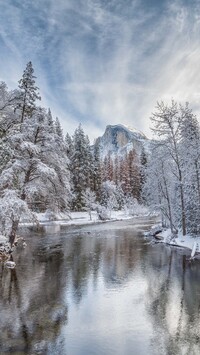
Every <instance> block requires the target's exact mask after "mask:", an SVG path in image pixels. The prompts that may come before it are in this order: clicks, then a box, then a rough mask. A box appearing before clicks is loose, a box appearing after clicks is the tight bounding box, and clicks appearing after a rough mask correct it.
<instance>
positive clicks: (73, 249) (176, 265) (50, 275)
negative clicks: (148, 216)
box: [0, 220, 200, 355]
mask: <svg viewBox="0 0 200 355" xmlns="http://www.w3.org/2000/svg"><path fill="white" fill-rule="evenodd" d="M149 224H150V221H148V220H146V221H145V220H139V221H138V222H137V221H135V222H133V221H128V222H127V221H122V222H112V223H102V224H98V225H90V226H84V227H79V228H78V227H68V228H67V229H63V230H61V232H60V233H56V234H55V233H53V230H52V233H51V231H50V230H49V231H48V233H43V234H37V233H33V232H30V233H29V235H28V236H27V237H26V240H27V244H28V246H27V247H26V248H25V249H24V250H21V251H18V252H17V253H15V254H14V260H15V262H16V264H17V266H16V268H15V269H13V270H10V269H7V268H5V267H4V265H3V264H0V317H1V320H0V354H2V355H3V354H17V355H21V354H42V355H43V354H48V355H54V354H59V355H60V354H61V355H68V354H69V355H95V354H97V355H100V354H102V355H111V354H119V355H126V354H128V355H129V354H130V355H132V354H134V355H143V354H144V355H151V354H156V355H157V354H158V355H162V354H166V355H173V354H174V355H178V354H181V355H182V354H188V355H191V354H200V314H199V313H200V262H199V261H198V260H197V261H195V262H192V263H191V262H189V261H188V256H189V253H188V252H187V250H183V249H179V248H173V247H169V246H165V245H162V244H154V243H152V242H151V240H150V239H148V238H145V237H143V233H142V232H143V231H144V230H145V229H147V228H148V227H149Z"/></svg>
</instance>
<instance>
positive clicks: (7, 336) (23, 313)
mask: <svg viewBox="0 0 200 355" xmlns="http://www.w3.org/2000/svg"><path fill="white" fill-rule="evenodd" d="M28 256H29V258H28ZM19 259H21V264H20V261H19ZM22 259H23V258H22V257H21V256H19V257H18V260H17V267H16V269H13V270H8V269H4V270H2V273H1V277H2V279H1V286H0V312H1V324H0V334H1V336H0V337H1V351H2V353H3V352H7V353H8V352H9V353H12V352H13V351H15V352H17V351H18V352H21V353H25V354H29V353H30V354H32V353H35V352H37V353H41V354H45V352H46V351H47V348H48V347H50V346H51V345H52V344H53V343H54V342H55V341H56V339H57V337H58V335H59V334H60V328H61V325H62V324H63V322H66V320H67V308H66V306H65V304H64V303H63V301H62V277H61V278H60V277H59V276H58V275H60V273H62V266H63V259H62V251H59V252H57V253H56V254H54V253H50V254H49V255H46V257H45V261H44V260H43V261H41V260H40V256H39V257H38V258H37V257H36V256H35V259H33V257H31V254H30V253H28V255H27V256H26V257H24V259H23V260H22Z"/></svg>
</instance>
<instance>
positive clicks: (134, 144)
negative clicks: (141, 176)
mask: <svg viewBox="0 0 200 355" xmlns="http://www.w3.org/2000/svg"><path fill="white" fill-rule="evenodd" d="M148 142H149V140H148V139H147V138H146V136H145V135H144V134H143V133H141V132H138V131H135V130H133V129H130V128H127V127H125V126H123V125H121V124H118V125H114V126H111V125H108V126H107V127H106V130H105V133H104V134H103V136H102V137H99V138H97V140H96V143H95V144H99V146H100V151H101V157H102V159H103V158H104V157H105V156H106V155H108V154H111V156H112V157H114V156H116V155H121V156H124V155H125V154H126V152H129V151H130V150H132V149H134V150H135V151H136V153H137V154H138V155H140V154H141V151H142V148H143V147H144V148H145V150H146V148H147V146H148Z"/></svg>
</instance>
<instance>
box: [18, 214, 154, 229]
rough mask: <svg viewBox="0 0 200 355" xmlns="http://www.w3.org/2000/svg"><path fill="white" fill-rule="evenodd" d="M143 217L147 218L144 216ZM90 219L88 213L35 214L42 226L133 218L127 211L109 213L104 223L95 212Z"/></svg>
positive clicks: (26, 224) (22, 224)
mask: <svg viewBox="0 0 200 355" xmlns="http://www.w3.org/2000/svg"><path fill="white" fill-rule="evenodd" d="M145 216H148V214H147V215H145ZM145 216H144V215H141V216H140V215H138V217H145ZM91 217H92V219H90V216H89V213H88V212H70V213H59V214H54V215H49V214H47V213H37V220H38V222H39V224H42V225H44V224H45V225H47V224H48V225H52V224H53V225H55V224H57V225H62V226H66V225H69V226H70V225H84V224H95V223H102V222H109V221H121V220H128V219H132V218H134V217H137V216H134V215H132V214H130V213H128V211H125V210H122V211H111V213H110V216H109V219H108V220H105V221H101V220H100V219H99V218H98V215H97V212H95V211H92V212H91ZM20 225H21V226H30V225H33V223H32V222H30V223H29V222H28V223H26V222H25V221H22V222H21V223H20Z"/></svg>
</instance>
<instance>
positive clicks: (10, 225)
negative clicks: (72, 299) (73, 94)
mask: <svg viewBox="0 0 200 355" xmlns="http://www.w3.org/2000/svg"><path fill="white" fill-rule="evenodd" d="M27 102H28V101H27ZM27 102H26V103H27ZM29 103H30V102H29ZM32 107H33V106H32ZM13 112H14V111H13ZM13 112H11V114H10V115H9V114H8V118H10V117H11V119H10V122H11V123H10V124H9V126H7V128H6V131H5V133H4V138H5V140H6V144H7V148H8V150H9V158H8V159H6V161H5V162H4V165H3V168H2V169H1V170H0V221H1V223H0V226H1V229H2V232H4V233H6V234H8V235H9V238H10V242H11V244H12V243H13V241H14V238H15V235H16V232H17V228H18V225H19V222H20V219H21V218H24V216H25V217H27V216H29V218H30V216H32V217H33V212H34V211H35V210H41V209H46V208H50V209H52V210H56V211H60V210H64V209H68V201H69V197H70V186H69V171H68V168H67V164H68V159H67V156H66V145H65V143H64V141H61V140H59V139H58V134H57V132H53V131H52V127H51V125H49V114H48V113H47V112H46V110H45V109H42V108H39V107H35V106H34V110H32V112H31V115H30V116H29V117H27V112H28V111H26V110H25V111H24V116H23V122H22V120H21V116H19V114H18V112H16V111H15V113H13ZM13 114H14V117H13ZM14 118H15V119H14ZM4 119H5V116H4V115H2V116H0V125H2V126H3V122H4ZM22 123H23V124H22ZM5 206H6V208H4V207H5Z"/></svg>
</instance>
